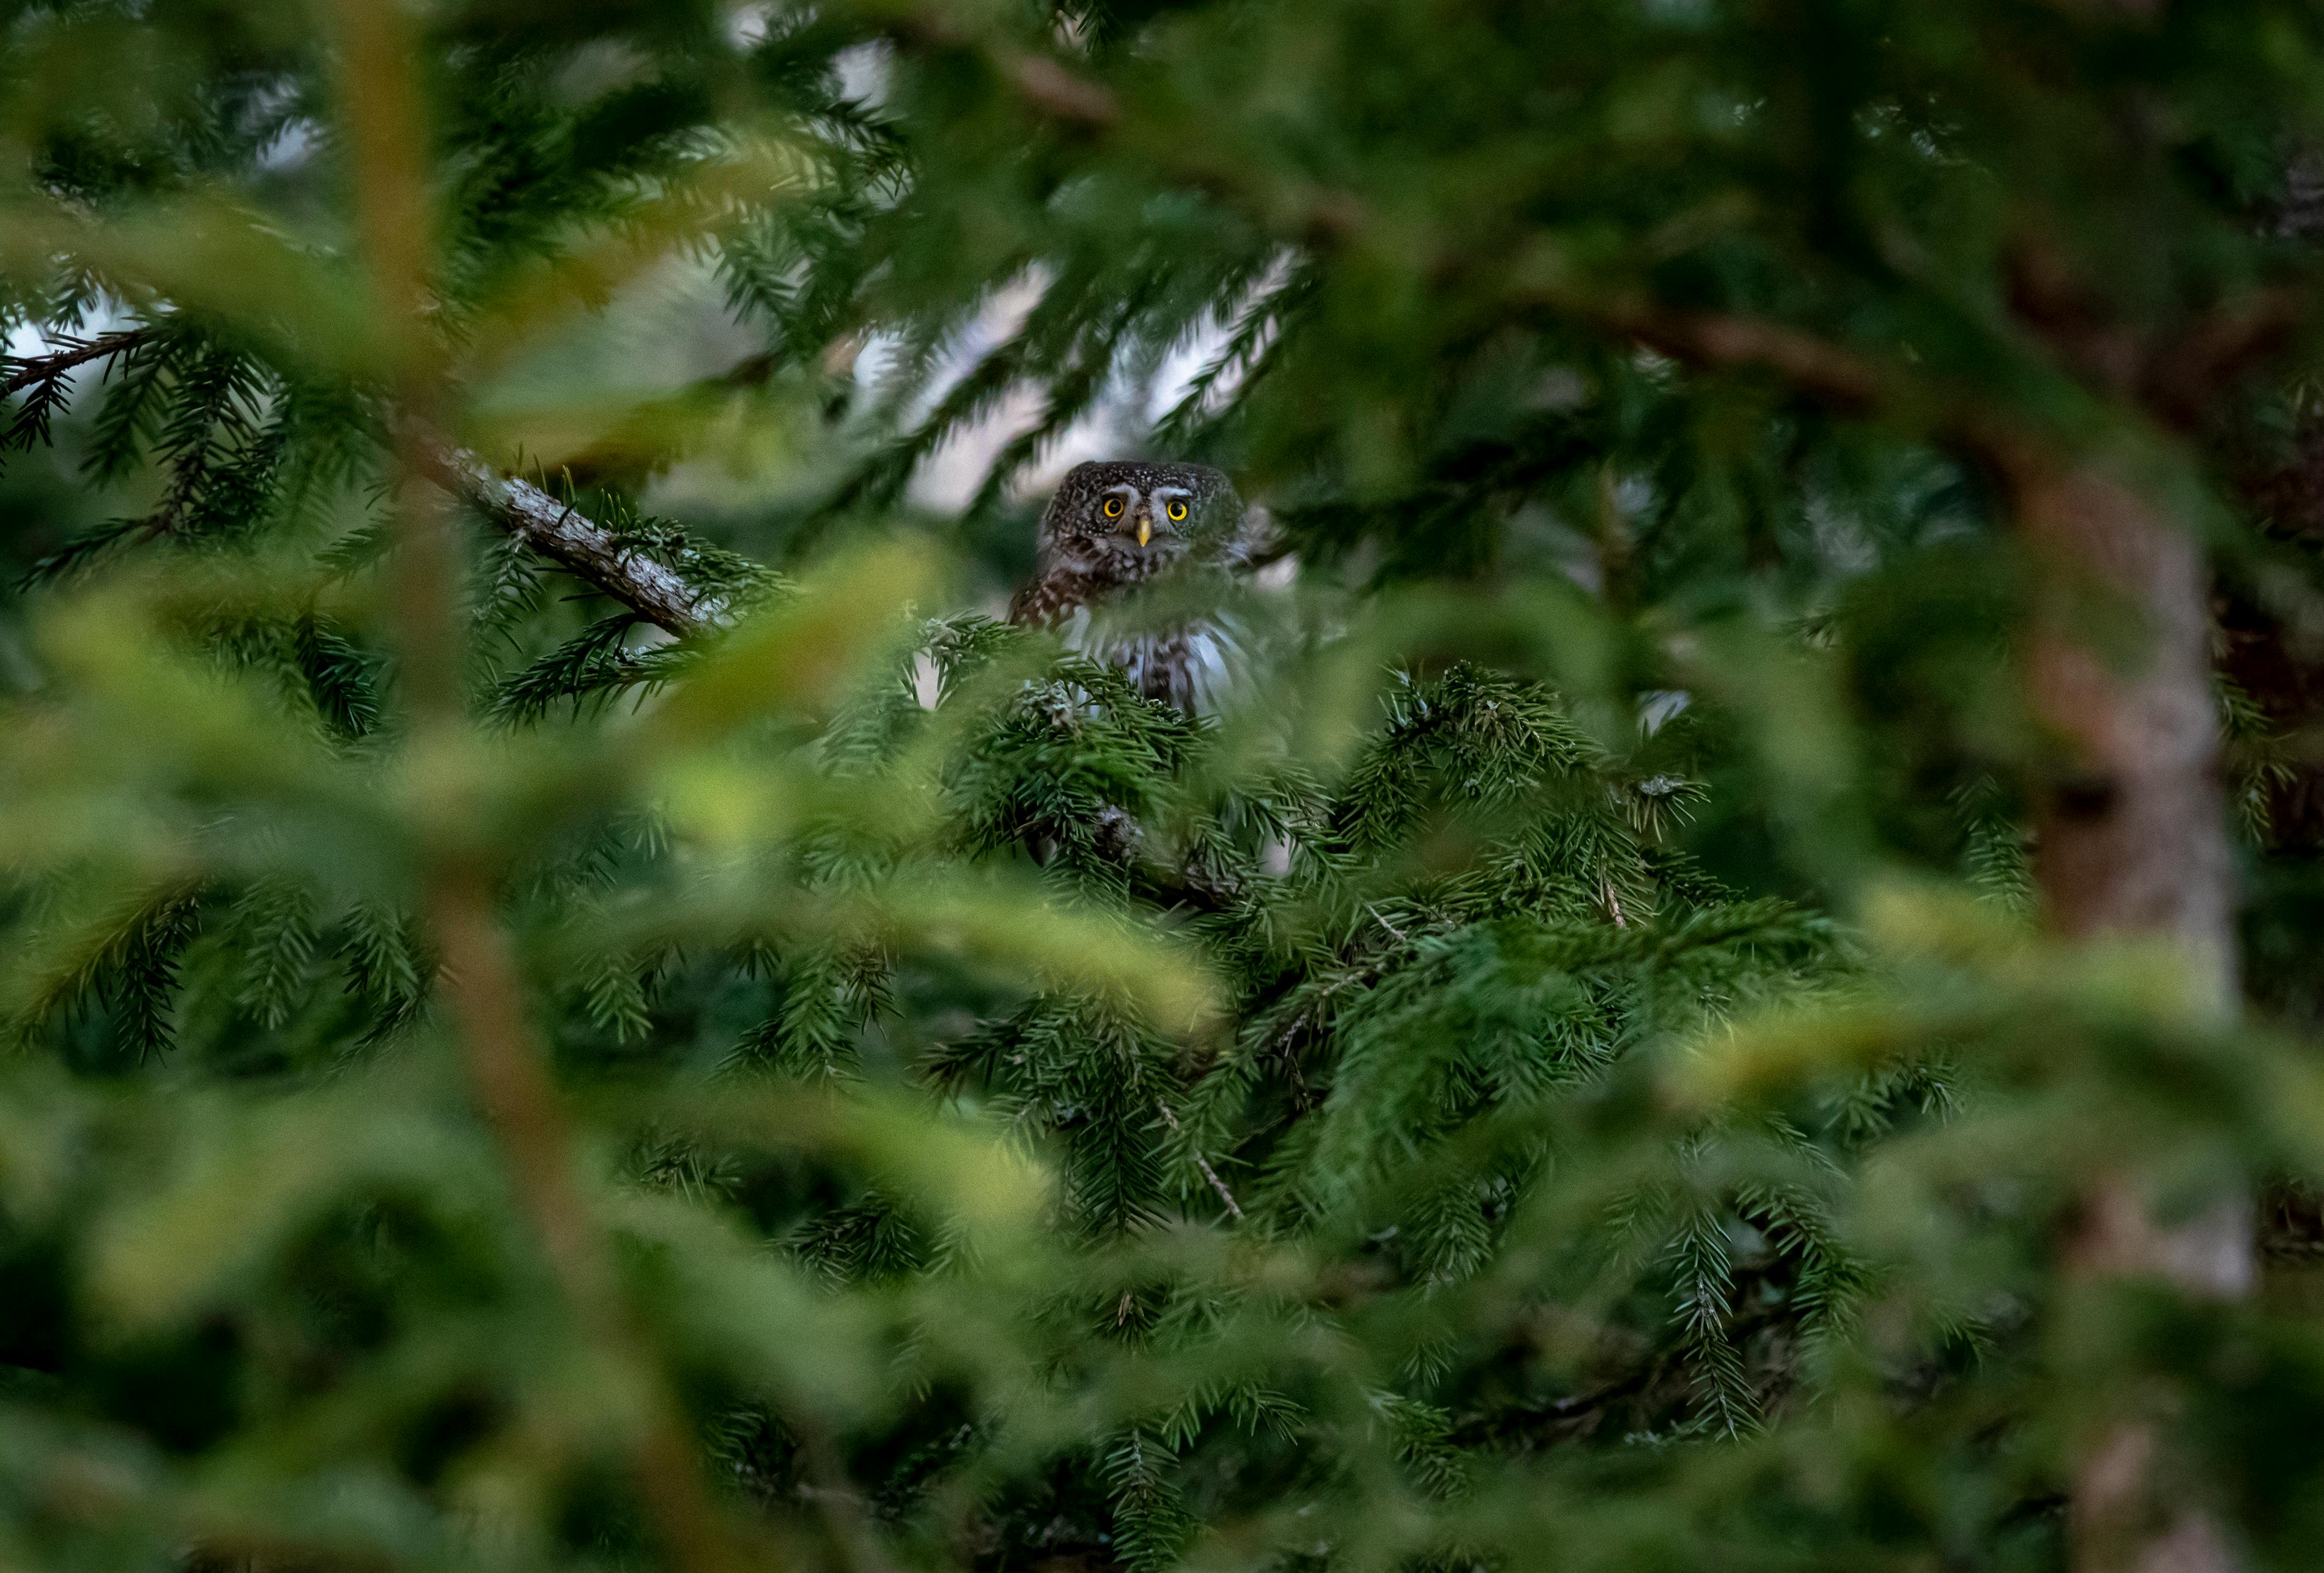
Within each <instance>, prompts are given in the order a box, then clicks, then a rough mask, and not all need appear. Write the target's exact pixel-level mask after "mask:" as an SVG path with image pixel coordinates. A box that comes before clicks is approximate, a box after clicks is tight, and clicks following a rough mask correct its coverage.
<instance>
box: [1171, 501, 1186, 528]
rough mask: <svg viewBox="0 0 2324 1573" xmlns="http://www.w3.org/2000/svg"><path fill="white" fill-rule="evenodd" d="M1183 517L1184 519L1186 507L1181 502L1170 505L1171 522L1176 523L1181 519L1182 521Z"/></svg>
mask: <svg viewBox="0 0 2324 1573" xmlns="http://www.w3.org/2000/svg"><path fill="white" fill-rule="evenodd" d="M1185 517H1186V505H1185V503H1183V502H1173V503H1172V504H1170V519H1171V522H1173V523H1176V521H1177V520H1182V519H1184V518H1185Z"/></svg>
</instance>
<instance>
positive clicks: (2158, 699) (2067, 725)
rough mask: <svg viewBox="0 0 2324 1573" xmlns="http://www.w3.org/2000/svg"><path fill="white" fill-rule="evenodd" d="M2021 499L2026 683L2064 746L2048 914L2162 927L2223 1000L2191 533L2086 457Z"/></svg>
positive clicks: (2048, 866)
mask: <svg viewBox="0 0 2324 1573" xmlns="http://www.w3.org/2000/svg"><path fill="white" fill-rule="evenodd" d="M2017 512H2018V520H2019V526H2020V529H2021V530H2022V532H2023V534H2024V539H2025V542H2026V545H2027V547H2029V549H2030V550H2031V552H2032V554H2033V557H2034V560H2035V564H2036V574H2037V576H2038V577H2037V587H2036V599H2037V605H2036V608H2035V612H2034V619H2035V623H2034V628H2033V637H2032V639H2031V641H2030V644H2029V649H2028V672H2027V678H2028V683H2029V685H2030V697H2031V700H2032V704H2033V713H2034V715H2035V718H2036V719H2037V720H2038V721H2039V722H2041V723H2042V724H2043V726H2044V727H2045V728H2047V729H2048V731H2050V733H2051V734H2052V737H2053V738H2054V739H2055V740H2056V741H2057V742H2058V744H2059V745H2060V752H2061V759H2060V764H2059V768H2057V769H2056V770H2055V771H2054V773H2053V775H2052V779H2051V780H2050V782H2049V783H2048V787H2049V789H2048V791H2047V792H2046V793H2045V794H2044V795H2043V804H2042V809H2041V814H2040V819H2039V823H2038V832H2037V833H2038V837H2039V841H2038V847H2037V852H2036V873H2037V876H2038V878H2039V880H2040V885H2041V890H2042V897H2043V911H2044V913H2045V915H2046V918H2047V921H2048V923H2049V924H2050V925H2051V927H2052V928H2053V929H2054V930H2055V931H2057V932H2058V933H2060V934H2066V935H2070V936H2073V937H2076V938H2089V937H2094V936H2098V935H2106V934H2116V935H2135V934H2152V935H2159V936H2166V937H2169V938H2172V939H2173V940H2175V941H2177V942H2178V943H2179V945H2180V946H2181V949H2182V950H2183V951H2184V952H2186V955H2187V959H2188V962H2189V965H2190V967H2191V968H2193V969H2194V970H2195V973H2196V976H2197V979H2198V980H2199V985H2200V987H2201V988H2202V989H2203V990H2204V991H2205V993H2206V994H2207V995H2209V997H2210V998H2211V999H2212V1001H2213V1003H2214V1004H2215V1005H2216V1006H2218V1007H2220V1008H2225V1007H2227V1004H2228V1002H2229V1001H2230V1000H2231V999H2232V998H2233V995H2234V988H2235V970H2234V965H2235V938H2234V932H2233V927H2232V914H2231V912H2230V899H2229V876H2230V873H2231V857H2230V853H2229V850H2228V845H2227V823H2226V802H2225V796H2224V794H2223V793H2222V791H2221V788H2220V784H2219V775H2218V768H2219V764H2218V760H2219V725H2218V706H2217V704H2216V703H2215V701H2214V700H2213V697H2212V693H2211V680H2210V633H2209V630H2210V612H2209V575H2208V574H2207V572H2206V570H2205V567H2204V563H2203V554H2202V550H2201V547H2199V545H2198V544H2197V543H2196V542H2195V541H2194V540H2193V539H2192V538H2190V537H2189V536H2188V535H2187V534H2186V532H2185V531H2184V530H2182V529H2179V528H2177V526H2176V525H2175V523H2174V521H2172V520H2170V519H2168V518H2166V517H2164V516H2163V515H2162V514H2161V513H2160V512H2159V511H2157V510H2156V509H2155V508H2154V507H2153V504H2151V503H2150V502H2148V501H2146V500H2145V499H2144V498H2143V497H2141V496H2140V495H2139V494H2138V493H2137V492H2135V491H2134V490H2133V489H2132V488H2131V487H2130V486H2129V485H2127V484H2126V483H2124V482H2122V481H2120V480H2117V479H2116V478H2115V477H2113V476H2112V475H2110V474H2107V473H2106V472H2105V471H2104V470H2102V469H2099V468H2097V467H2095V466H2092V465H2076V466H2069V467H2061V468H2060V469H2059V470H2057V471H2056V472H2055V473H2053V474H2039V473H2037V474H2035V475H2034V476H2033V478H2032V479H2031V480H2030V481H2026V482H2024V483H2021V484H2020V485H2019V487H2018V490H2017Z"/></svg>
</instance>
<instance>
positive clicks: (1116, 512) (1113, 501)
mask: <svg viewBox="0 0 2324 1573" xmlns="http://www.w3.org/2000/svg"><path fill="white" fill-rule="evenodd" d="M1105 516H1106V517H1107V518H1108V519H1120V517H1121V499H1120V498H1119V497H1109V498H1107V499H1106V500H1105Z"/></svg>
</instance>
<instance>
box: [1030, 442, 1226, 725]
mask: <svg viewBox="0 0 2324 1573" xmlns="http://www.w3.org/2000/svg"><path fill="white" fill-rule="evenodd" d="M1254 524H1255V520H1254V518H1253V516H1252V514H1251V513H1249V512H1246V511H1245V510H1244V508H1243V504H1242V499H1241V498H1240V497H1239V496H1237V495H1236V494H1235V489H1234V483H1233V482H1231V481H1230V480H1228V479H1227V477H1226V475H1225V474H1224V473H1223V472H1222V471H1218V470H1213V469H1212V468H1210V467H1209V466H1208V465H1171V464H1148V463H1146V462H1144V461H1142V460H1137V459H1123V460H1111V461H1106V462H1102V463H1096V464H1087V465H1074V468H1073V469H1071V470H1070V471H1068V472H1066V474H1065V480H1064V481H1063V482H1061V483H1059V484H1058V487H1057V494H1056V496H1055V497H1053V498H1051V499H1050V500H1049V506H1048V509H1047V511H1045V512H1044V513H1043V514H1042V515H1041V526H1040V532H1039V535H1038V536H1037V538H1036V541H1035V546H1036V548H1037V560H1036V563H1035V566H1034V571H1033V578H1032V581H1031V583H1029V584H1027V585H1026V586H1025V587H1024V588H1023V589H1022V590H1019V592H1018V593H1017V596H1016V599H1015V600H1014V601H1012V602H1010V606H1009V621H1011V622H1015V623H1024V624H1028V625H1032V626H1036V627H1045V628H1054V629H1056V630H1058V631H1059V632H1060V633H1061V634H1062V635H1063V636H1064V638H1065V643H1066V644H1067V646H1068V647H1070V648H1072V649H1077V650H1080V651H1081V652H1082V653H1083V654H1084V655H1087V656H1091V657H1093V658H1096V659H1099V660H1104V661H1110V662H1111V663H1112V664H1114V665H1115V666H1118V667H1121V668H1122V669H1123V670H1124V671H1125V672H1126V673H1127V674H1128V675H1129V677H1130V682H1131V683H1132V684H1134V685H1136V686H1137V688H1138V689H1139V692H1140V693H1142V694H1144V695H1146V696H1147V697H1148V698H1149V699H1159V700H1164V701H1167V703H1169V704H1176V705H1177V706H1178V707H1179V708H1180V709H1182V710H1189V711H1191V710H1202V709H1211V708H1214V707H1215V706H1216V705H1217V704H1218V703H1219V700H1220V698H1221V697H1222V695H1223V693H1224V691H1225V688H1226V685H1227V684H1228V682H1229V680H1230V679H1231V676H1233V673H1234V670H1235V667H1236V666H1237V662H1236V660H1235V657H1236V653H1237V652H1236V645H1237V638H1236V630H1235V628H1234V626H1233V624H1232V622H1231V621H1230V620H1229V619H1227V618H1226V617H1225V616H1223V615H1222V613H1220V612H1217V611H1216V610H1194V609H1190V608H1180V609H1178V610H1176V611H1175V612H1174V611H1173V610H1172V609H1171V608H1169V607H1167V606H1165V607H1162V608H1159V609H1148V611H1147V613H1146V614H1145V615H1143V616H1141V615H1139V612H1138V610H1137V609H1136V608H1127V609H1125V608H1121V607H1119V606H1114V605H1109V603H1111V602H1115V601H1117V600H1118V599H1119V598H1120V596H1121V593H1122V592H1123V591H1125V590H1127V589H1129V588H1130V587H1131V586H1134V585H1138V584H1145V583H1147V582H1148V581H1150V580H1156V579H1159V578H1161V577H1162V576H1163V575H1184V574H1185V572H1186V571H1187V570H1199V569H1203V568H1212V569H1218V570H1224V571H1233V570H1236V569H1240V568H1244V567H1247V566H1250V557H1251V551H1252V547H1253V527H1254Z"/></svg>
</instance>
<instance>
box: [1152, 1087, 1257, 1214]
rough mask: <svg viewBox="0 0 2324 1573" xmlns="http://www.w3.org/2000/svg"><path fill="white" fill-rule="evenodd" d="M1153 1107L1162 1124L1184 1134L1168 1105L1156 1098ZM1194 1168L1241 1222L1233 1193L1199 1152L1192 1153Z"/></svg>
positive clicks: (1240, 1212) (1239, 1209) (1239, 1210)
mask: <svg viewBox="0 0 2324 1573" xmlns="http://www.w3.org/2000/svg"><path fill="white" fill-rule="evenodd" d="M1154 1107H1155V1108H1158V1109H1160V1110H1161V1111H1162V1119H1163V1123H1165V1124H1166V1125H1167V1126H1168V1127H1170V1129H1171V1130H1172V1131H1173V1132H1176V1133H1177V1134H1179V1135H1184V1134H1185V1133H1184V1132H1183V1131H1180V1130H1179V1127H1178V1117H1177V1116H1176V1115H1175V1114H1172V1113H1171V1112H1170V1106H1169V1105H1168V1104H1167V1103H1165V1102H1163V1101H1162V1100H1161V1099H1158V1098H1157V1099H1155V1100H1154ZM1194 1166H1195V1167H1196V1168H1198V1169H1200V1170H1201V1171H1202V1172H1203V1179H1205V1180H1207V1181H1209V1182H1211V1189H1212V1190H1213V1191H1217V1192H1218V1193H1219V1200H1221V1201H1223V1202H1225V1203H1226V1204H1227V1210H1228V1211H1229V1212H1231V1213H1233V1214H1234V1216H1235V1221H1236V1222H1237V1223H1240V1222H1241V1221H1242V1220H1243V1218H1242V1209H1241V1208H1240V1207H1239V1206H1237V1205H1236V1203H1235V1199H1234V1192H1233V1191H1230V1190H1228V1189H1227V1182H1225V1181H1223V1180H1222V1179H1220V1178H1219V1172H1218V1171H1217V1170H1216V1169H1213V1168H1212V1167H1211V1161H1210V1160H1209V1159H1208V1158H1205V1157H1204V1156H1203V1154H1202V1153H1201V1152H1200V1151H1199V1150H1197V1151H1195V1153H1194Z"/></svg>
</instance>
